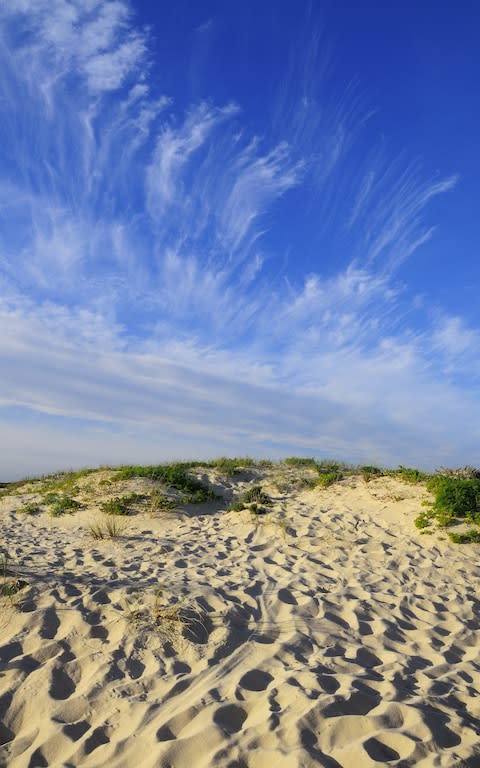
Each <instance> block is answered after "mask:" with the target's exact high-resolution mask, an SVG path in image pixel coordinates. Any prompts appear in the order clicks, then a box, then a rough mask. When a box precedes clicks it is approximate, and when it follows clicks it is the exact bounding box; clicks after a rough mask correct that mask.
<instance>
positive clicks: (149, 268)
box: [0, 0, 480, 472]
mask: <svg viewBox="0 0 480 768" xmlns="http://www.w3.org/2000/svg"><path fill="white" fill-rule="evenodd" d="M0 24H2V25H3V32H2V34H1V37H0V39H1V50H0V56H1V63H2V64H5V66H4V67H2V69H1V70H0V73H1V74H0V93H1V94H2V95H3V104H4V105H5V104H8V110H6V111H5V112H4V114H3V115H2V116H3V117H4V118H5V119H4V121H3V122H2V127H1V128H0V132H1V137H2V140H3V141H2V146H3V149H0V153H1V158H2V161H3V162H2V169H3V170H2V173H1V176H0V224H1V227H0V285H1V287H2V293H3V299H2V314H1V316H0V323H1V328H2V334H1V336H0V356H1V359H2V361H3V362H4V363H5V370H6V374H5V376H4V377H3V381H2V385H1V387H0V404H1V405H2V406H3V408H4V409H5V411H4V414H5V424H6V425H7V426H6V429H7V431H8V434H11V430H12V429H13V427H12V424H13V422H12V420H11V419H10V416H9V414H11V413H13V412H14V410H15V409H18V408H19V409H20V410H21V411H22V414H23V415H22V416H21V418H20V417H19V418H20V421H21V423H22V425H23V424H24V423H27V422H28V420H29V419H30V418H31V416H29V417H27V416H26V415H25V414H30V415H31V414H41V423H42V425H43V427H42V429H44V430H45V434H46V433H48V430H51V433H52V434H54V433H55V434H57V437H58V430H59V429H68V423H69V420H75V423H76V424H77V425H78V424H80V423H81V424H82V425H83V426H82V428H81V431H82V435H84V439H85V440H86V441H87V442H88V439H90V438H88V437H87V435H88V434H90V435H93V434H94V432H95V430H99V433H101V434H102V435H103V437H102V440H104V437H105V435H106V434H109V433H110V434H112V435H113V434H114V433H115V432H116V431H120V432H122V434H127V433H128V439H127V440H126V446H128V447H126V449H125V453H124V454H122V455H121V456H120V453H118V457H119V460H120V459H121V460H129V459H134V458H135V457H134V456H133V455H131V453H128V452H129V451H132V450H133V446H136V448H135V450H140V451H141V446H147V447H148V451H150V450H154V449H153V447H152V446H154V445H155V435H158V436H159V439H160V438H161V439H163V440H164V441H165V445H166V446H175V447H176V448H175V450H176V451H177V453H176V455H177V456H179V455H181V454H183V455H187V454H188V453H189V446H191V445H192V444H195V445H196V446H199V445H200V443H201V441H202V440H203V441H204V446H205V448H204V451H203V453H204V455H207V454H208V453H212V452H228V451H230V452H231V451H232V450H233V451H234V452H241V453H245V451H250V452H251V453H254V454H257V455H258V454H261V453H268V454H270V455H279V454H281V453H282V452H291V451H293V450H295V451H301V452H303V451H308V452H316V451H321V452H322V453H324V454H325V453H333V454H335V455H340V456H343V457H344V458H352V459H358V460H360V459H365V460H367V459H375V460H378V461H385V462H388V461H391V462H393V463H395V462H396V461H403V462H408V461H410V460H411V461H415V462H418V463H422V464H425V463H435V462H436V461H440V459H443V457H444V451H443V448H441V447H439V446H442V445H443V444H444V441H446V440H447V436H448V435H449V434H450V436H451V433H452V431H454V432H455V429H456V425H458V424H461V423H467V422H468V420H469V417H468V410H469V408H471V407H472V403H473V394H472V391H471V390H470V389H469V387H468V384H467V385H466V384H465V380H464V379H462V376H461V375H459V372H460V373H461V371H462V366H464V369H465V371H468V367H469V366H470V365H471V359H472V356H471V355H470V354H469V351H470V350H471V349H472V348H474V347H475V348H477V347H478V334H477V332H476V331H474V330H472V329H469V328H468V326H467V325H466V324H465V322H464V321H463V320H462V319H461V318H457V317H449V316H448V313H445V312H443V313H442V312H441V311H440V310H437V309H436V308H428V307H427V309H426V310H425V311H424V317H423V320H422V327H421V329H419V328H417V327H416V326H415V325H409V318H410V317H411V304H412V296H411V292H410V291H409V289H408V286H406V285H404V284H403V283H402V282H401V280H400V279H399V278H398V277H397V274H398V270H399V268H400V267H401V264H402V263H403V262H404V261H405V260H406V259H408V258H409V257H411V255H412V254H413V253H414V252H415V251H416V249H418V248H419V247H420V246H421V245H422V243H425V242H426V241H427V240H428V239H429V238H430V237H431V236H432V233H433V223H432V222H431V221H430V220H429V216H428V205H429V202H430V201H431V200H432V199H433V198H434V197H436V196H438V195H442V194H444V193H447V192H449V191H450V190H451V189H452V188H453V186H454V185H455V182H456V179H455V177H450V178H447V179H445V180H441V181H439V180H438V179H435V180H433V181H429V180H428V179H427V180H426V179H425V178H424V177H423V176H422V174H421V172H420V171H419V170H418V169H416V168H413V167H412V166H410V165H408V164H406V165H402V163H401V162H400V160H398V159H397V160H394V161H393V162H392V161H390V162H389V161H388V160H387V158H386V157H385V154H383V155H382V153H381V152H380V151H379V150H376V149H374V150H372V153H371V154H369V155H368V154H367V155H365V154H364V153H362V154H361V155H359V156H353V155H352V151H353V150H352V148H353V147H354V146H355V141H356V139H357V137H358V135H359V132H360V131H361V130H363V128H364V127H365V126H366V125H367V124H368V121H369V119H370V118H371V114H372V112H371V110H370V111H369V110H368V109H365V108H364V107H363V106H362V105H363V101H364V98H363V97H360V96H359V95H358V89H357V87H356V86H354V85H351V86H349V87H348V88H347V89H345V91H344V93H343V94H342V96H341V97H340V98H335V96H330V97H329V98H326V94H328V73H329V65H328V63H327V64H325V65H324V66H322V65H321V64H319V59H318V57H319V52H320V50H321V45H320V38H316V39H315V40H314V41H313V44H312V46H311V47H310V49H308V51H307V57H306V62H305V64H304V65H303V66H302V67H300V69H299V65H296V64H295V62H294V61H292V64H291V67H290V74H289V75H288V74H287V76H286V77H285V80H284V83H283V87H282V88H280V95H278V94H277V98H276V102H275V107H274V108H273V107H272V114H273V119H272V126H271V130H270V131H269V132H266V133H265V134H264V135H262V136H259V135H257V134H256V133H255V132H254V131H253V130H252V128H251V126H250V124H249V121H248V116H247V115H245V114H244V112H243V111H242V107H241V105H238V104H237V103H236V102H235V100H234V98H233V96H234V95H232V100H231V101H229V102H228V103H226V104H223V105H216V104H214V103H213V101H212V102H206V101H202V102H201V103H192V104H190V105H189V106H188V107H187V109H184V108H183V107H182V108H180V107H179V106H178V105H177V103H176V101H175V98H174V95H172V94H166V93H162V92H158V91H157V90H156V88H155V78H154V77H153V75H151V74H150V73H151V67H153V64H152V61H151V56H150V52H149V40H148V35H147V33H146V32H145V31H144V30H143V29H141V28H140V29H139V28H137V27H136V26H135V24H136V22H135V17H134V15H133V14H132V11H131V9H130V7H129V6H128V5H127V4H126V3H124V2H120V1H117V0H116V1H115V2H114V1H113V0H112V1H111V2H104V3H100V2H97V0H77V2H75V3H72V2H68V1H67V0H58V2H57V3H56V4H55V6H53V7H52V5H51V4H50V3H47V2H46V0H35V1H34V0H31V1H30V0H22V1H21V2H20V0H17V2H15V3H12V4H11V5H9V6H8V8H5V7H4V8H3V9H2V10H1V11H0ZM319 72H321V73H323V74H322V77H323V78H324V82H323V83H321V89H320V90H322V89H323V94H324V95H325V99H323V101H322V99H321V98H320V96H321V93H320V92H319V91H318V90H317V91H316V90H315V87H316V81H318V73H319ZM299 73H300V74H301V80H300V82H301V87H297V85H298V76H299ZM12 107H13V109H12ZM0 108H1V107H0ZM19 127H21V130H19ZM346 179H347V181H348V183H346V181H345V180H346ZM344 193H345V194H344ZM293 195H294V196H295V205H296V206H297V210H300V212H301V216H302V218H301V222H302V227H303V226H305V230H304V231H300V229H299V228H298V227H297V231H296V232H293V234H292V236H291V240H290V242H288V243H287V242H286V243H285V244H283V243H281V244H280V245H279V244H278V240H276V239H275V237H274V235H275V229H276V226H277V225H278V224H279V223H280V224H283V223H284V222H283V220H282V218H283V217H284V216H285V211H286V210H287V209H286V208H285V207H283V206H284V204H285V201H287V200H288V199H289V196H293ZM327 211H328V215H327ZM279 217H280V219H279ZM282 231H283V230H282ZM317 231H321V232H325V233H326V234H325V240H324V242H323V241H322V245H321V247H320V248H319V253H318V257H317V258H316V259H315V263H314V265H313V268H312V264H311V262H310V263H309V266H308V268H306V266H304V253H303V251H304V249H305V248H306V246H307V245H308V242H307V241H308V239H309V238H310V237H313V236H314V235H315V236H317ZM345 242H347V243H348V247H349V258H348V259H346V260H345V259H343V261H342V264H341V265H340V264H337V263H336V251H337V249H341V248H342V249H343V250H345ZM272 243H273V244H272ZM287 250H288V253H289V260H286V259H285V258H284V257H285V252H286V251H287ZM292 264H293V266H294V269H292V268H291V267H292ZM439 316H441V318H442V319H441V321H440V320H438V317H439ZM453 360H454V365H455V367H456V374H457V375H456V377H455V380H453V378H452V377H449V378H448V379H447V378H445V372H446V371H447V370H450V369H449V368H448V366H451V365H452V364H453V363H452V361H453ZM412 392H415V398H414V399H413V401H412V394H411V393H412ZM439 410H441V412H442V414H443V420H442V423H439V422H438V419H436V418H435V413H436V412H437V413H438V411H439ZM39 418H40V417H39ZM48 419H50V420H51V422H49V421H48ZM425 423H426V424H428V431H426V432H425V433H424V432H423V431H422V428H421V426H419V425H421V424H425ZM49 424H50V426H48V425H49ZM60 424H61V425H65V426H64V427H60V426H59V425H60ZM469 424H470V437H469V438H468V440H467V439H463V440H462V439H461V438H460V436H458V437H457V438H456V442H455V440H453V441H452V439H450V445H451V446H452V447H451V455H452V456H455V457H457V456H458V459H459V460H461V457H463V456H464V455H465V453H466V451H467V450H470V449H472V450H473V449H474V446H475V440H476V439H477V438H478V437H479V436H480V435H479V431H480V426H479V425H475V424H473V425H472V423H471V418H470V422H469ZM89 425H90V426H89ZM22 429H23V426H22ZM32 429H33V431H34V433H35V434H41V432H40V431H39V428H38V424H37V426H35V428H33V427H32ZM109 430H110V432H109ZM456 434H457V435H458V429H457V432H456ZM82 439H83V438H82ZM91 439H92V441H93V437H92V438H91ZM60 442H62V441H60ZM87 442H86V443H85V445H86V444H87ZM477 444H478V440H477ZM102 445H104V442H103V443H102ZM92 446H93V442H92ZM165 450H167V449H165ZM445 450H446V449H445ZM102 451H103V448H102ZM145 451H146V452H147V448H145ZM160 453H161V451H160ZM127 454H128V455H127ZM62 455H65V453H63V454H62V452H61V451H60V452H59V453H58V461H57V463H59V462H60V463H61V462H62ZM82 455H83V454H82ZM426 456H429V457H431V458H429V459H426V458H425V457H426ZM96 457H98V460H99V461H105V460H108V457H105V455H104V451H103V452H102V453H100V452H98V453H97V454H95V453H92V461H93V460H95V458H96ZM422 457H423V460H422ZM159 458H167V454H166V453H164V454H162V455H161V456H159ZM78 460H79V461H80V459H78ZM445 460H447V458H446V454H445ZM452 460H453V459H452ZM52 461H53V459H52ZM72 462H73V459H72ZM42 468H43V467H42ZM52 468H53V467H52ZM11 471H12V472H13V465H12V469H11Z"/></svg>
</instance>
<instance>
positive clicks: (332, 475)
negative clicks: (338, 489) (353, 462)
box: [315, 470, 343, 488]
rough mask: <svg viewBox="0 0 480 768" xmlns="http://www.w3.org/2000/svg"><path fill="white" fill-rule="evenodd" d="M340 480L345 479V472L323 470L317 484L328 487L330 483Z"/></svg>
mask: <svg viewBox="0 0 480 768" xmlns="http://www.w3.org/2000/svg"><path fill="white" fill-rule="evenodd" d="M339 480H343V474H342V473H341V472H339V471H337V470H334V471H332V472H323V473H322V474H320V475H319V476H318V477H317V479H316V482H315V485H316V486H319V487H320V488H328V487H329V486H330V485H333V484H334V483H337V482H338V481H339Z"/></svg>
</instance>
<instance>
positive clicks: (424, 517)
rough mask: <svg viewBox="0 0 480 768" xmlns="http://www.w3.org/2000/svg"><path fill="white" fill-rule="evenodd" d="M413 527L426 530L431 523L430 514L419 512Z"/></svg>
mask: <svg viewBox="0 0 480 768" xmlns="http://www.w3.org/2000/svg"><path fill="white" fill-rule="evenodd" d="M414 523H415V526H416V527H417V528H419V529H420V530H422V529H423V528H428V526H429V525H431V523H432V514H431V513H430V514H429V513H428V512H420V514H419V515H418V516H417V517H416V518H415V520H414Z"/></svg>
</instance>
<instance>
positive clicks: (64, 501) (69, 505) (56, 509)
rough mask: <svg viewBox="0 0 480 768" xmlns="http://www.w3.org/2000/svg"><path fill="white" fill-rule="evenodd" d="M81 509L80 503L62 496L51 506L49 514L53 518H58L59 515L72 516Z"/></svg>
mask: <svg viewBox="0 0 480 768" xmlns="http://www.w3.org/2000/svg"><path fill="white" fill-rule="evenodd" d="M80 507H81V504H80V502H78V501H76V500H75V499H72V498H71V497H70V496H61V497H60V498H57V499H56V500H55V501H54V502H53V503H52V504H51V506H50V509H49V512H50V514H51V515H52V517H58V516H59V515H65V514H71V513H72V512H75V511H76V510H77V509H80Z"/></svg>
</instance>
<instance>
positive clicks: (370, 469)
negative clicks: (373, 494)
mask: <svg viewBox="0 0 480 768" xmlns="http://www.w3.org/2000/svg"><path fill="white" fill-rule="evenodd" d="M360 474H361V475H362V477H363V479H364V480H365V482H366V483H369V482H370V480H374V479H375V478H377V477H382V475H383V470H382V469H380V468H379V467H375V466H373V465H372V464H364V465H363V466H361V467H360Z"/></svg>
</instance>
